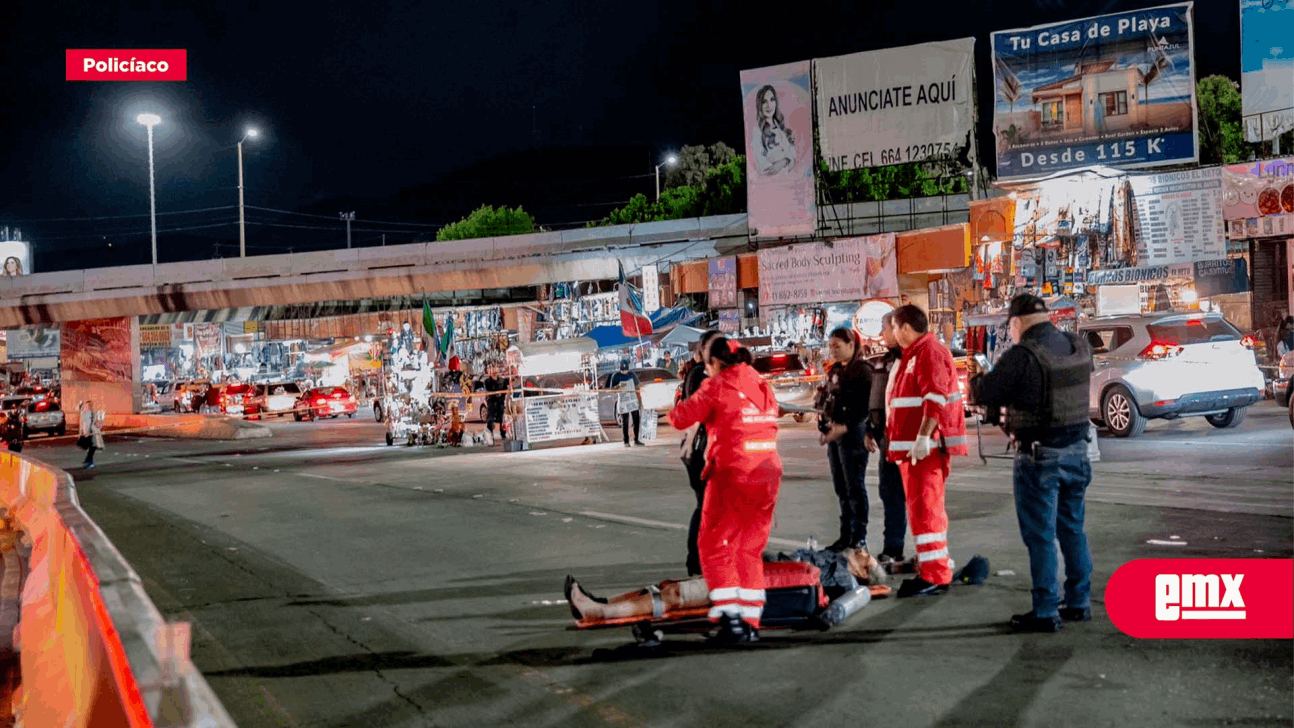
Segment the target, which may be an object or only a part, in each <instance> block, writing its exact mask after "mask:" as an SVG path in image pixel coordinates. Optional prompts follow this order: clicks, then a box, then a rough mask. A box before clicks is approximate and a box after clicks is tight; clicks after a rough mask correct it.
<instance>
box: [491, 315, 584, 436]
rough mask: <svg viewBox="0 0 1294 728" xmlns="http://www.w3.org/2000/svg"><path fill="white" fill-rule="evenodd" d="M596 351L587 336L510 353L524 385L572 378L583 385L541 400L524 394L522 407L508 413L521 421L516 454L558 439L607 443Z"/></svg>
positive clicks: (521, 346) (514, 348) (518, 346)
mask: <svg viewBox="0 0 1294 728" xmlns="http://www.w3.org/2000/svg"><path fill="white" fill-rule="evenodd" d="M597 352H598V342H597V341H595V340H594V339H591V338H589V337H585V336H580V337H575V338H572V339H562V340H558V341H538V342H533V343H518V344H514V345H513V346H511V347H509V348H508V352H507V358H508V362H509V365H510V368H511V369H514V370H515V375H516V376H517V377H519V378H520V379H521V380H522V381H523V382H531V381H536V380H538V379H539V378H540V377H552V376H554V375H562V374H572V373H574V374H578V375H579V376H580V379H581V380H582V382H583V384H582V385H577V386H576V387H574V388H573V391H567V392H562V393H553V394H547V393H545V394H541V395H538V396H526V395H525V392H524V389H523V391H522V396H521V397H520V400H519V402H517V403H515V404H514V405H513V407H511V408H510V411H512V412H515V413H516V416H517V417H518V422H519V424H518V425H517V426H516V427H515V429H514V432H515V439H514V440H513V442H514V443H515V444H514V445H513V449H514V450H526V449H529V447H530V446H531V445H533V444H535V443H539V442H551V441H555V440H569V439H583V440H587V439H589V438H593V439H597V440H599V441H601V442H605V441H606V440H607V435H606V433H605V432H603V430H602V423H601V421H600V418H599V417H598V393H597V390H596V388H595V383H596V381H597V365H596V361H597Z"/></svg>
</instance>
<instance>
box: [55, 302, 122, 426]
mask: <svg viewBox="0 0 1294 728" xmlns="http://www.w3.org/2000/svg"><path fill="white" fill-rule="evenodd" d="M59 353H60V357H59V359H60V364H61V379H62V387H63V409H64V411H65V413H66V415H65V416H66V417H67V423H68V427H69V429H70V428H73V427H77V426H79V425H80V412H79V407H78V405H79V404H80V403H81V402H84V401H85V400H87V399H89V400H91V401H93V402H94V408H95V409H96V410H103V411H104V412H108V413H123V414H135V413H137V412H139V409H140V403H141V392H142V388H141V384H140V378H141V370H140V362H139V317H137V316H115V317H112V318H102V319H87V320H82V321H69V322H67V323H64V324H63V330H62V346H61V351H60V352H59Z"/></svg>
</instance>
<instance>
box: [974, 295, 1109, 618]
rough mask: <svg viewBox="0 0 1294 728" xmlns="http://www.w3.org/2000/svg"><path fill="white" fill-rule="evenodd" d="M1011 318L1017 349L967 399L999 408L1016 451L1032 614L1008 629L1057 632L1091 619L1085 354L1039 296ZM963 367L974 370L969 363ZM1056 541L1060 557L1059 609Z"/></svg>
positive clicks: (1014, 309) (1026, 299) (1015, 307)
mask: <svg viewBox="0 0 1294 728" xmlns="http://www.w3.org/2000/svg"><path fill="white" fill-rule="evenodd" d="M1009 315H1010V319H1009V323H1008V326H1009V327H1010V332H1011V340H1012V341H1013V342H1015V344H1016V345H1015V346H1012V347H1011V348H1010V349H1008V350H1007V351H1006V353H1004V354H1003V355H1002V358H1001V359H999V360H998V363H997V365H996V366H994V367H993V369H992V370H991V371H989V372H987V373H984V374H980V375H978V376H972V378H971V380H970V383H969V384H970V393H971V401H972V402H973V403H975V404H976V405H983V406H985V407H988V408H990V409H991V410H992V411H993V413H996V412H997V411H998V410H999V409H1000V408H1002V407H1006V410H1007V413H1006V430H1007V432H1008V433H1009V434H1010V435H1011V437H1012V438H1013V439H1014V440H1015V441H1016V445H1017V447H1016V454H1015V467H1014V469H1013V476H1014V477H1013V480H1014V481H1015V513H1016V519H1017V520H1018V521H1019V523H1020V536H1021V538H1023V539H1024V546H1025V549H1026V550H1027V551H1028V552H1029V572H1030V576H1031V577H1032V578H1033V609H1032V610H1031V611H1028V612H1025V613H1024V614H1017V615H1015V616H1013V617H1011V627H1012V628H1013V629H1016V630H1018V631H1021V632H1057V631H1059V630H1060V625H1061V621H1062V620H1063V621H1066V622H1086V621H1088V620H1090V619H1091V618H1092V607H1091V594H1092V554H1091V552H1090V551H1089V550H1088V545H1087V534H1086V533H1085V532H1084V531H1083V513H1084V510H1085V505H1084V496H1085V495H1086V493H1087V486H1088V485H1089V484H1090V483H1091V482H1092V464H1091V463H1090V462H1089V461H1088V456H1087V438H1088V433H1089V431H1090V428H1089V427H1088V419H1087V404H1088V385H1089V384H1090V382H1091V378H1092V350H1091V348H1090V347H1088V345H1087V342H1085V341H1083V339H1081V338H1079V337H1077V336H1074V335H1072V334H1067V333H1065V332H1063V331H1061V330H1060V329H1058V328H1056V326H1055V324H1053V323H1052V322H1051V319H1050V317H1049V315H1048V313H1047V304H1046V303H1045V302H1044V301H1043V300H1042V299H1041V298H1038V297H1037V296H1034V295H1030V294H1028V293H1022V294H1020V295H1018V296H1016V297H1015V298H1013V299H1011V308H1010V309H1009ZM968 370H969V372H970V373H971V374H972V375H974V374H975V373H976V372H975V367H974V366H969V367H968ZM1093 436H1094V435H1093ZM1057 541H1059V542H1060V553H1061V555H1062V556H1064V559H1065V598H1064V601H1063V603H1062V601H1061V598H1060V589H1059V586H1060V575H1059V574H1058V573H1057V568H1056V542H1057ZM1062 604H1063V606H1062Z"/></svg>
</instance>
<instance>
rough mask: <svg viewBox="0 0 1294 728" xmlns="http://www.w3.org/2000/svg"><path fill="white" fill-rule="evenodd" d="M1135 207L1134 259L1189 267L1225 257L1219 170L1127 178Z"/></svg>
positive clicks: (1225, 246) (1142, 261)
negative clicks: (1135, 252) (1135, 235)
mask: <svg viewBox="0 0 1294 728" xmlns="http://www.w3.org/2000/svg"><path fill="white" fill-rule="evenodd" d="M1128 181H1129V183H1130V184H1131V185H1132V197H1133V199H1134V200H1136V203H1137V226H1136V230H1137V261H1138V263H1140V264H1142V265H1151V266H1155V265H1168V264H1171V263H1189V262H1191V261H1193V260H1216V259H1219V258H1225V257H1227V242H1226V236H1225V229H1224V226H1223V221H1222V168H1221V167H1209V168H1205V169H1191V170H1186V171H1184V172H1172V173H1168V174H1145V175H1135V176H1132V177H1129V178H1128Z"/></svg>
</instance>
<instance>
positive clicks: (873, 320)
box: [854, 301, 894, 339]
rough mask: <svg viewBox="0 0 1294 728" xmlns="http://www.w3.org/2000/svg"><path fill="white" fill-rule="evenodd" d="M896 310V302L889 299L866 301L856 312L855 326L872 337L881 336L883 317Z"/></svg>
mask: <svg viewBox="0 0 1294 728" xmlns="http://www.w3.org/2000/svg"><path fill="white" fill-rule="evenodd" d="M893 310H894V304H892V303H890V302H888V301H865V302H864V303H863V305H861V306H859V307H858V312H857V313H855V314H854V328H855V329H858V333H860V334H862V335H863V336H866V337H868V338H871V339H878V338H880V336H881V317H883V316H884V315H885V314H887V313H889V312H891V311H893Z"/></svg>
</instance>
